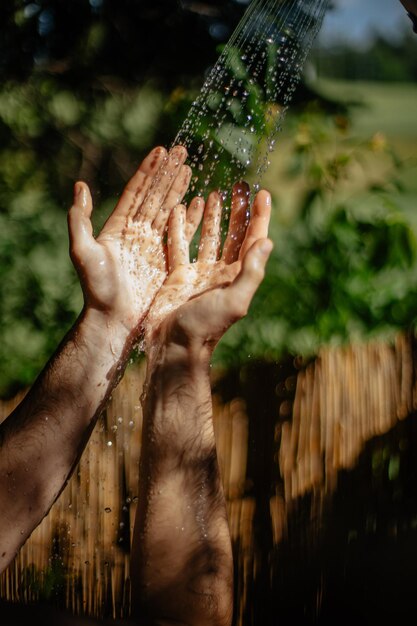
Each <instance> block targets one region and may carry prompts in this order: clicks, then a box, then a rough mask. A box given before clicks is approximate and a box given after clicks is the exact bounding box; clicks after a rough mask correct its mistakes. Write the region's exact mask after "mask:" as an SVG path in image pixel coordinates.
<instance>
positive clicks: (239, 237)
mask: <svg viewBox="0 0 417 626" xmlns="http://www.w3.org/2000/svg"><path fill="white" fill-rule="evenodd" d="M249 194H250V188H249V185H248V184H247V183H245V182H240V183H237V184H236V185H234V186H233V191H232V206H231V211H230V221H229V228H228V231H227V237H226V241H225V242H224V246H223V254H222V258H223V260H224V261H225V262H226V263H234V261H237V259H238V258H239V250H240V247H241V245H242V242H243V240H244V238H245V233H246V227H247V225H248V207H249Z"/></svg>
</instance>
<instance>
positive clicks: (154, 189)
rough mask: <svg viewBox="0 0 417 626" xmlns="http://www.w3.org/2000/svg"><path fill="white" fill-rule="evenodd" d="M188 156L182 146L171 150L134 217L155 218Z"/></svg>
mask: <svg viewBox="0 0 417 626" xmlns="http://www.w3.org/2000/svg"><path fill="white" fill-rule="evenodd" d="M186 158H187V151H186V149H185V148H183V147H182V146H175V147H174V148H172V149H171V150H170V151H169V153H168V155H166V157H165V158H164V160H163V162H162V163H161V165H160V167H159V169H158V172H157V173H156V175H155V176H154V177H153V179H152V182H151V185H150V187H149V189H148V193H147V194H146V197H145V198H144V200H143V202H142V204H141V206H140V207H138V210H137V211H136V214H135V216H134V219H138V218H139V217H140V218H141V219H146V220H148V221H150V222H152V221H153V220H154V219H155V217H156V215H157V214H158V211H159V210H160V208H161V207H162V205H163V203H164V200H165V198H166V196H167V194H168V192H169V190H170V189H171V186H172V183H173V182H174V180H175V179H176V177H177V176H178V174H179V172H180V169H181V167H182V166H183V164H184V162H185V160H186ZM177 204H178V203H177ZM174 206H175V205H174ZM171 208H173V207H171Z"/></svg>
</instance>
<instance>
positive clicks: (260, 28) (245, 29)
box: [174, 0, 329, 197]
mask: <svg viewBox="0 0 417 626" xmlns="http://www.w3.org/2000/svg"><path fill="white" fill-rule="evenodd" d="M328 4H329V0H252V3H251V4H250V6H249V7H248V9H247V11H246V13H245V15H244V16H243V18H242V20H241V22H240V23H239V25H238V26H237V28H236V30H235V32H234V33H233V35H232V37H231V38H230V40H229V42H228V43H227V45H226V46H225V48H224V49H223V52H222V53H221V55H220V57H219V58H218V60H217V62H216V63H215V65H214V66H213V67H212V69H211V70H210V72H209V73H208V76H207V79H206V81H205V83H204V85H203V87H202V89H201V92H200V94H199V96H198V97H197V99H196V100H195V101H194V103H193V104H192V106H191V108H190V111H189V113H188V115H187V117H186V119H185V121H184V123H183V125H182V127H181V129H180V130H179V132H178V134H177V136H176V138H175V141H174V144H175V143H179V144H182V145H184V146H185V147H186V148H187V150H188V153H189V163H190V165H191V167H192V170H193V178H192V184H191V186H190V192H189V193H190V194H192V195H206V193H207V188H217V189H218V190H219V191H220V192H221V193H222V194H223V196H224V197H226V196H227V194H228V192H229V190H230V188H231V185H232V184H233V182H235V181H236V180H239V179H241V178H243V177H245V178H248V174H251V179H254V182H253V183H252V185H253V186H252V190H253V191H256V190H257V189H258V188H259V183H260V180H261V178H262V176H263V174H264V172H265V171H266V169H267V167H268V165H269V155H270V153H271V152H272V150H273V149H274V146H275V142H276V138H277V135H278V133H279V132H280V130H281V126H282V122H283V118H284V116H285V113H286V111H287V109H288V106H289V104H290V101H291V99H292V96H293V94H294V91H295V89H296V87H297V84H298V82H299V80H300V76H301V72H302V69H303V65H304V62H305V59H306V57H307V55H308V53H309V51H310V48H311V46H312V43H313V41H314V39H315V37H316V35H317V33H318V31H319V29H320V27H321V24H322V21H323V17H324V14H325V12H326V9H327V6H328Z"/></svg>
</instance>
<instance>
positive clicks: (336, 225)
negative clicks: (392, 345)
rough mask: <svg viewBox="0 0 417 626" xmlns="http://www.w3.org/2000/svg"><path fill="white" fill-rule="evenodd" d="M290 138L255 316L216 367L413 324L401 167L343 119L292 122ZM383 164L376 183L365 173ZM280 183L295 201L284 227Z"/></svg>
mask: <svg viewBox="0 0 417 626" xmlns="http://www.w3.org/2000/svg"><path fill="white" fill-rule="evenodd" d="M287 135H288V136H290V137H291V139H290V142H289V144H288V145H287V146H286V154H285V166H284V175H281V177H280V179H279V180H277V191H276V193H275V194H274V204H275V207H276V212H275V214H274V223H273V225H272V229H273V232H272V237H273V239H274V243H275V246H274V251H273V253H272V258H271V259H270V261H269V266H268V271H267V274H266V278H265V280H264V282H263V283H262V285H261V287H260V289H259V291H258V293H257V294H256V296H255V300H254V302H253V304H252V309H251V315H250V316H248V317H247V318H246V319H244V320H243V321H241V322H240V323H239V324H237V325H236V326H235V327H233V328H232V329H231V330H230V331H229V332H228V334H227V335H226V337H225V338H224V339H223V340H222V343H221V344H220V346H219V347H218V350H217V353H216V358H217V360H218V363H222V364H228V365H232V364H233V365H236V364H238V363H242V362H244V361H246V360H247V359H248V356H249V357H250V358H257V359H265V358H266V359H272V360H275V359H279V358H281V357H282V355H283V354H288V353H289V354H299V355H303V356H305V357H308V356H313V355H314V354H316V353H317V350H318V349H319V348H320V346H322V345H324V344H335V343H339V344H340V343H344V342H347V341H351V340H364V339H366V338H370V337H375V336H378V337H383V338H392V337H393V336H394V335H395V333H397V332H398V331H399V330H400V329H401V330H409V329H413V328H414V327H415V323H416V314H417V231H416V227H415V221H414V224H413V221H412V220H411V218H410V217H409V216H408V214H407V212H406V211H404V209H403V208H402V205H401V197H402V194H403V193H404V189H403V186H402V182H401V174H402V173H403V170H404V168H405V167H406V166H405V164H403V163H402V161H401V160H399V159H398V157H397V156H396V154H395V153H394V152H393V151H392V150H391V148H390V146H389V144H388V143H387V142H386V140H385V138H384V137H383V135H381V134H379V133H377V134H376V135H375V136H374V137H372V138H371V139H370V140H369V141H367V142H363V143H361V144H358V142H357V141H356V140H354V139H353V138H352V136H351V134H350V132H349V126H348V120H347V119H345V120H343V119H340V118H330V117H329V116H326V117H324V116H323V115H321V114H315V113H313V114H311V113H309V112H307V113H305V114H304V115H302V116H300V117H296V118H294V117H293V118H292V120H291V122H290V128H288V129H287ZM281 156H282V153H281ZM379 160H382V161H383V162H384V170H383V174H382V176H381V175H380V176H378V175H375V173H372V171H371V168H370V171H369V172H368V171H367V165H368V166H369V164H370V163H373V165H374V169H377V168H375V163H377V162H378V161H379ZM364 173H365V175H364ZM285 179H287V181H288V180H291V181H292V183H293V185H294V184H295V188H296V189H297V190H298V194H295V195H296V199H294V202H293V206H292V213H291V216H290V217H289V218H287V219H286V220H280V219H279V205H280V193H279V188H280V186H281V185H282V184H283V181H284V180H285ZM358 179H360V184H358ZM285 189H287V187H285ZM284 193H285V192H284Z"/></svg>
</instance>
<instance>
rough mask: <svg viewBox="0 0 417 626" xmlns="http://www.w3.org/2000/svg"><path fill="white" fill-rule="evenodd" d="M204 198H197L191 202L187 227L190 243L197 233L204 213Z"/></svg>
mask: <svg viewBox="0 0 417 626" xmlns="http://www.w3.org/2000/svg"><path fill="white" fill-rule="evenodd" d="M204 205H205V202H204V198H202V197H201V196H197V197H196V198H193V199H192V200H191V202H190V206H189V207H188V211H187V223H186V225H185V236H186V238H187V241H188V243H190V242H191V241H192V239H193V237H194V235H195V234H196V232H197V229H198V227H199V226H200V222H201V220H202V218H203V213H204Z"/></svg>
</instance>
